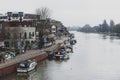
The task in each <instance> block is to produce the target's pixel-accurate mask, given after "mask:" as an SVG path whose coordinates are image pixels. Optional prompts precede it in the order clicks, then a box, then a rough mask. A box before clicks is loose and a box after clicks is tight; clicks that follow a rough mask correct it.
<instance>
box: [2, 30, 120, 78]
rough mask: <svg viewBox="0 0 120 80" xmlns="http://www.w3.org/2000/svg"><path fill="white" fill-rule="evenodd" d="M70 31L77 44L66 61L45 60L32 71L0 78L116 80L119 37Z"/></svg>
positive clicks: (119, 67)
mask: <svg viewBox="0 0 120 80" xmlns="http://www.w3.org/2000/svg"><path fill="white" fill-rule="evenodd" d="M73 33H74V34H75V38H76V39H77V44H75V45H74V47H73V51H74V52H73V53H72V54H70V59H69V60H65V61H55V60H51V61H49V60H45V61H43V62H41V63H40V64H39V65H38V66H37V68H36V70H35V71H32V72H30V73H28V74H17V73H12V74H9V75H7V76H5V77H3V78H1V79H0V80H120V39H119V37H113V36H107V35H103V34H94V33H81V32H73Z"/></svg>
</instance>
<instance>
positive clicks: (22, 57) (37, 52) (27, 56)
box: [0, 37, 67, 69]
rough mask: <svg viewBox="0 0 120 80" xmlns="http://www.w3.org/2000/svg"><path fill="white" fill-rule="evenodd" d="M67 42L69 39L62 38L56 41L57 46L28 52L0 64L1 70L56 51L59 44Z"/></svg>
mask: <svg viewBox="0 0 120 80" xmlns="http://www.w3.org/2000/svg"><path fill="white" fill-rule="evenodd" d="M65 40H67V38H66V37H62V39H60V40H56V42H55V45H52V46H51V47H48V48H44V49H42V50H29V51H26V53H24V54H21V55H18V56H16V57H15V58H14V59H9V60H7V61H5V63H1V64H0V69H2V68H4V67H7V66H10V65H13V64H16V63H19V62H21V61H24V60H27V59H30V58H32V57H35V56H38V55H40V54H44V53H46V52H45V51H51V50H55V48H57V47H58V46H60V45H59V44H62V43H63V42H64V41H65Z"/></svg>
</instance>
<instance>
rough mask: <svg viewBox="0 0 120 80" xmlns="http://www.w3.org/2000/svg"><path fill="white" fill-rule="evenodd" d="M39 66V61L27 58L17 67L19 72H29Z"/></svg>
mask: <svg viewBox="0 0 120 80" xmlns="http://www.w3.org/2000/svg"><path fill="white" fill-rule="evenodd" d="M36 66H37V62H36V60H35V59H33V60H25V61H22V62H20V63H19V66H18V68H17V72H29V71H31V70H33V69H35V67H36Z"/></svg>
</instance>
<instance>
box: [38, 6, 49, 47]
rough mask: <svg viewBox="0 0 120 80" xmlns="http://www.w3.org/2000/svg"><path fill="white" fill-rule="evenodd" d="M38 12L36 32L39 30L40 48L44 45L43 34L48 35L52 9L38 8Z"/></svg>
mask: <svg viewBox="0 0 120 80" xmlns="http://www.w3.org/2000/svg"><path fill="white" fill-rule="evenodd" d="M36 14H37V21H36V23H37V26H36V32H39V44H40V45H39V46H40V48H41V47H42V46H43V36H44V35H47V30H46V29H47V26H48V25H50V21H49V18H50V15H51V14H50V9H49V8H47V7H42V8H38V9H36Z"/></svg>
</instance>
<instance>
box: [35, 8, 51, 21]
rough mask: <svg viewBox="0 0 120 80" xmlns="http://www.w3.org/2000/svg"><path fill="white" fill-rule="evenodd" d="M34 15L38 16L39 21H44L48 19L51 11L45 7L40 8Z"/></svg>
mask: <svg viewBox="0 0 120 80" xmlns="http://www.w3.org/2000/svg"><path fill="white" fill-rule="evenodd" d="M36 14H37V15H38V16H39V17H38V18H39V19H40V20H46V19H47V18H50V16H51V11H50V9H49V8H47V7H41V8H38V9H36Z"/></svg>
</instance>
